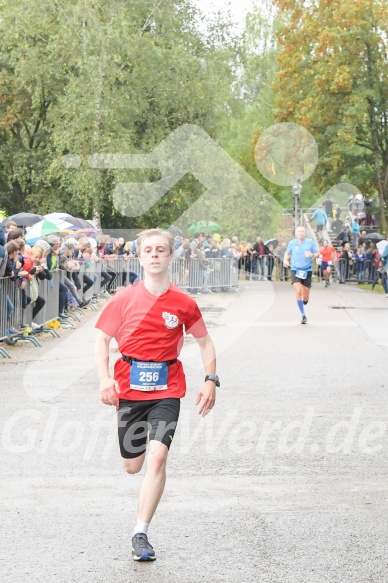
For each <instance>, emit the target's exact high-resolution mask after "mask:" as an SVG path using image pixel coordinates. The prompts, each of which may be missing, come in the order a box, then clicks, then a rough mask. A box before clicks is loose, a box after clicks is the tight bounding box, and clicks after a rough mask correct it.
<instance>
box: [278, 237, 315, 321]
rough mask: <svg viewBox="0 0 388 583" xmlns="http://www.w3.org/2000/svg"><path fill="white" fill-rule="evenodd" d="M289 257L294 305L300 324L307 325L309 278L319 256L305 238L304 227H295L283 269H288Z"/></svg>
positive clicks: (311, 241)
mask: <svg viewBox="0 0 388 583" xmlns="http://www.w3.org/2000/svg"><path fill="white" fill-rule="evenodd" d="M290 256H291V282H292V285H293V286H294V290H295V296H296V303H297V304H298V308H299V311H300V313H301V314H302V321H301V324H307V317H306V314H305V313H304V307H305V305H306V304H307V303H308V301H309V298H310V288H311V277H312V271H313V267H312V266H313V260H314V258H315V257H318V256H319V251H318V247H317V245H316V243H315V241H313V240H312V239H308V238H306V231H305V228H304V227H297V229H296V231H295V239H292V240H291V241H290V242H289V243H288V246H287V251H286V253H285V255H284V259H283V265H284V267H286V268H287V267H290V261H289V260H290Z"/></svg>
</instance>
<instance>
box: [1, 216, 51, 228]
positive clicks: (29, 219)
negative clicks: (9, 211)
mask: <svg viewBox="0 0 388 583" xmlns="http://www.w3.org/2000/svg"><path fill="white" fill-rule="evenodd" d="M42 219H43V217H42V215H34V214H33V213H17V214H16V215H11V216H10V217H7V218H6V219H4V220H3V224H4V225H5V223H6V222H7V221H15V223H16V224H17V226H18V227H31V226H32V225H35V223H38V222H39V221H41V220H42Z"/></svg>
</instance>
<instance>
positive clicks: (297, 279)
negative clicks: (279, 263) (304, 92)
mask: <svg viewBox="0 0 388 583" xmlns="http://www.w3.org/2000/svg"><path fill="white" fill-rule="evenodd" d="M311 276H312V272H311V271H309V272H308V273H307V277H306V279H301V278H300V277H296V275H295V271H291V283H301V284H302V285H304V286H305V287H311Z"/></svg>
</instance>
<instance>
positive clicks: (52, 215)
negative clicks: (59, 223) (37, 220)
mask: <svg viewBox="0 0 388 583" xmlns="http://www.w3.org/2000/svg"><path fill="white" fill-rule="evenodd" d="M66 217H71V215H69V213H48V214H47V215H44V217H43V218H44V219H48V220H49V221H50V220H51V219H63V220H66Z"/></svg>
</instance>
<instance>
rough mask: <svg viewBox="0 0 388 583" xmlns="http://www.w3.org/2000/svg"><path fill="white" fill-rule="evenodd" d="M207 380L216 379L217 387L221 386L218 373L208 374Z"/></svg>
mask: <svg viewBox="0 0 388 583" xmlns="http://www.w3.org/2000/svg"><path fill="white" fill-rule="evenodd" d="M206 381H214V382H215V384H216V387H219V386H220V379H219V378H218V376H217V375H216V374H207V375H206V376H205V383H206Z"/></svg>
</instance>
